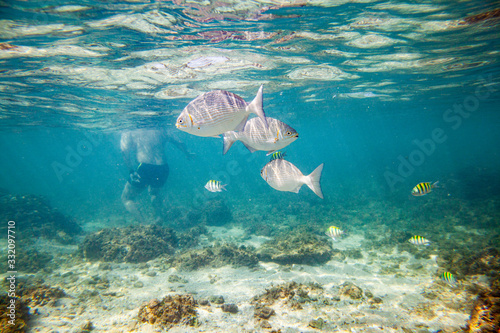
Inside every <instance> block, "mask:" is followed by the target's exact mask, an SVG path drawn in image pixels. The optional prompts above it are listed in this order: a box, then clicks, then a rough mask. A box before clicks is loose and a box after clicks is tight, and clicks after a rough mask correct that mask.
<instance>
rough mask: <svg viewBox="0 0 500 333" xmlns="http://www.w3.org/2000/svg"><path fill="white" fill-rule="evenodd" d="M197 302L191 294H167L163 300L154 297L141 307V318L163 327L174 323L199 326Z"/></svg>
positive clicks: (168, 326) (169, 326)
mask: <svg viewBox="0 0 500 333" xmlns="http://www.w3.org/2000/svg"><path fill="white" fill-rule="evenodd" d="M196 306H197V302H196V301H195V300H194V298H193V296H191V295H173V296H166V297H164V298H163V299H162V300H161V301H159V300H157V299H153V300H151V301H149V302H148V303H147V304H144V305H143V306H141V308H140V309H139V314H138V316H139V320H140V321H141V322H147V323H150V324H154V325H159V326H161V327H162V328H165V329H167V330H168V329H170V328H172V327H173V326H174V325H188V326H198V321H197V312H196V310H195V307H196Z"/></svg>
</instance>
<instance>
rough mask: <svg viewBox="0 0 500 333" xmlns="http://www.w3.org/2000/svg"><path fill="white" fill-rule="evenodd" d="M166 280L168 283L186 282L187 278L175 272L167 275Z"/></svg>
mask: <svg viewBox="0 0 500 333" xmlns="http://www.w3.org/2000/svg"><path fill="white" fill-rule="evenodd" d="M167 281H168V282H170V283H188V280H186V279H185V278H183V277H181V276H179V275H175V274H172V275H169V276H168V278H167Z"/></svg>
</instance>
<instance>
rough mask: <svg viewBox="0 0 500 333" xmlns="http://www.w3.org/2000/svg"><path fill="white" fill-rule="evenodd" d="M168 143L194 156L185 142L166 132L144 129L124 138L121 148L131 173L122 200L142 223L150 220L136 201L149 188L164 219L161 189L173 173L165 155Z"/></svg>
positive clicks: (158, 214) (156, 214) (124, 135)
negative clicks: (170, 173)
mask: <svg viewBox="0 0 500 333" xmlns="http://www.w3.org/2000/svg"><path fill="white" fill-rule="evenodd" d="M167 142H171V143H172V144H174V145H175V146H176V147H177V148H179V149H180V150H181V151H182V152H184V153H185V154H186V156H188V157H189V156H190V155H189V153H188V151H187V150H186V147H185V145H184V143H182V142H180V141H177V140H175V139H174V138H173V137H171V136H170V135H169V134H168V133H167V131H166V130H165V129H160V128H142V129H135V130H130V131H126V132H123V133H122V135H121V141H120V148H121V151H122V154H123V159H124V160H125V164H126V165H127V167H128V169H129V172H130V176H129V179H128V181H127V183H126V184H125V187H124V189H123V192H122V196H121V199H122V202H123V204H124V206H125V208H126V209H127V211H129V212H130V213H131V214H132V215H134V217H135V218H136V219H137V220H138V221H140V222H141V223H144V222H145V221H146V220H145V218H144V216H143V214H142V212H141V211H140V210H139V208H138V207H137V203H136V201H135V200H136V198H137V196H138V195H139V194H140V193H142V192H143V191H144V189H146V188H148V192H149V195H150V196H151V203H152V205H153V209H154V214H155V219H156V221H158V220H159V219H160V218H161V216H162V206H163V198H162V196H161V193H160V189H161V188H162V187H163V185H164V184H165V182H166V181H167V178H168V174H169V168H168V164H167V160H166V152H165V147H166V144H167Z"/></svg>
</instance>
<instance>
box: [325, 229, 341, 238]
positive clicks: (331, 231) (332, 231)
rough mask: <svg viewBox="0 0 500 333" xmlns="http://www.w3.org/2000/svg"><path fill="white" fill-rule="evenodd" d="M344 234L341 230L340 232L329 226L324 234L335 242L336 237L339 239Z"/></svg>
mask: <svg viewBox="0 0 500 333" xmlns="http://www.w3.org/2000/svg"><path fill="white" fill-rule="evenodd" d="M343 233H344V231H343V230H340V228H337V227H334V226H331V227H329V228H328V230H327V231H326V232H325V234H326V235H327V236H328V237H330V238H331V239H332V240H333V241H337V239H336V238H337V237H340V236H341V235H342V234H343Z"/></svg>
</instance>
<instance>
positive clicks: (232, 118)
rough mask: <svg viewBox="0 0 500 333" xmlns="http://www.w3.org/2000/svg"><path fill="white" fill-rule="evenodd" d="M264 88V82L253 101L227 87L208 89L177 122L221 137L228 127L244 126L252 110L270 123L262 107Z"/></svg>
mask: <svg viewBox="0 0 500 333" xmlns="http://www.w3.org/2000/svg"><path fill="white" fill-rule="evenodd" d="M262 90H263V86H260V88H259V91H258V92H257V96H256V97H255V98H254V100H253V101H252V102H251V103H247V102H245V100H244V99H243V98H241V97H240V96H238V95H236V94H233V93H231V92H229V91H225V90H214V91H210V92H207V93H204V94H202V95H200V96H198V97H196V98H195V99H194V100H192V101H191V102H190V103H189V104H188V105H187V106H186V107H185V108H184V110H182V112H181V114H180V115H179V117H178V118H177V122H176V124H175V126H176V127H177V128H178V129H180V130H181V131H184V132H187V133H189V134H193V135H197V136H215V137H217V136H219V134H222V133H224V132H227V131H232V130H235V129H236V130H240V129H242V128H243V127H244V126H245V123H246V121H247V118H248V115H249V114H250V113H255V114H256V115H257V116H259V118H260V119H262V121H263V123H264V124H265V126H267V122H266V115H265V114H264V110H263V109H262Z"/></svg>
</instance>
